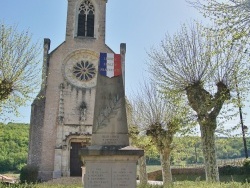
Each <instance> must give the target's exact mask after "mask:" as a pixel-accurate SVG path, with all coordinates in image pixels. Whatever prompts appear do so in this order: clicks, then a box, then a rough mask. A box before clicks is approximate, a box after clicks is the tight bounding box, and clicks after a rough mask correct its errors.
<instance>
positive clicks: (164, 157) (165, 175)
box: [160, 148, 172, 186]
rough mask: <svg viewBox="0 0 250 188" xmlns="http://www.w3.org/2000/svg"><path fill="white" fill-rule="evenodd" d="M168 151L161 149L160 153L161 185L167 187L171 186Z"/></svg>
mask: <svg viewBox="0 0 250 188" xmlns="http://www.w3.org/2000/svg"><path fill="white" fill-rule="evenodd" d="M170 152H171V150H170V149H165V148H164V149H163V150H162V151H161V153H160V158H161V167H162V180H163V185H164V186H168V185H171V184H172V173H171V166H170Z"/></svg>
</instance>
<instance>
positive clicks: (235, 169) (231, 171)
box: [219, 165, 244, 175]
mask: <svg viewBox="0 0 250 188" xmlns="http://www.w3.org/2000/svg"><path fill="white" fill-rule="evenodd" d="M219 173H220V175H240V174H244V171H243V167H241V166H232V165H225V166H221V167H219Z"/></svg>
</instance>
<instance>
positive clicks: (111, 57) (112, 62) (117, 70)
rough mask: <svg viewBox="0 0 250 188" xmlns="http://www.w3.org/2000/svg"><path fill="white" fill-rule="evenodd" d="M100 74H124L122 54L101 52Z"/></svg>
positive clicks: (110, 75)
mask: <svg viewBox="0 0 250 188" xmlns="http://www.w3.org/2000/svg"><path fill="white" fill-rule="evenodd" d="M99 71H100V74H101V75H103V76H107V77H109V78H112V77H114V76H120V75H121V74H122V67H121V55H120V54H113V53H100V66H99Z"/></svg>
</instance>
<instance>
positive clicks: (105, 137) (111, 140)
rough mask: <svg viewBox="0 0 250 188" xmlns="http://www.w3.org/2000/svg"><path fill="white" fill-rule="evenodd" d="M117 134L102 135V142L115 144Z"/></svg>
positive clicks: (117, 138) (117, 137)
mask: <svg viewBox="0 0 250 188" xmlns="http://www.w3.org/2000/svg"><path fill="white" fill-rule="evenodd" d="M119 137H120V136H119V135H102V143H103V144H104V145H105V144H107V145H115V144H116V143H117V142H118V140H119Z"/></svg>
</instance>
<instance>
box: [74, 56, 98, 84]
mask: <svg viewBox="0 0 250 188" xmlns="http://www.w3.org/2000/svg"><path fill="white" fill-rule="evenodd" d="M73 74H74V75H75V77H76V78H77V79H79V80H81V81H89V80H91V79H92V78H94V77H95V74H96V69H95V66H94V65H93V64H92V63H89V62H88V61H81V62H78V63H76V65H75V66H74V67H73Z"/></svg>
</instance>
